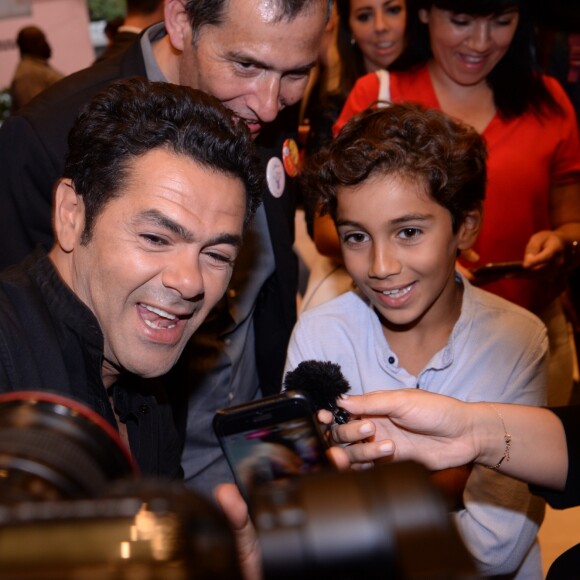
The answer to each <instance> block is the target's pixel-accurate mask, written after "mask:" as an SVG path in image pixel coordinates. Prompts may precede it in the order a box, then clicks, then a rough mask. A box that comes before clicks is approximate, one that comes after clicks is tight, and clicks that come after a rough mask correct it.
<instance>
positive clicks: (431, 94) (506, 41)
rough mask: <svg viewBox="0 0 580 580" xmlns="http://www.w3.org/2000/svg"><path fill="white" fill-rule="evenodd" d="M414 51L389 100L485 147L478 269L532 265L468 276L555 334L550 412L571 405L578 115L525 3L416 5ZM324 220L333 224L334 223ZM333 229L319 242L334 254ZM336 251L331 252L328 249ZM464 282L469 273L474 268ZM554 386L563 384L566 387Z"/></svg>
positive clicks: (372, 81)
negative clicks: (568, 288)
mask: <svg viewBox="0 0 580 580" xmlns="http://www.w3.org/2000/svg"><path fill="white" fill-rule="evenodd" d="M407 6H408V11H407V34H408V39H407V49H406V50H405V52H404V54H403V55H402V57H401V59H400V60H399V62H398V63H396V65H397V67H396V68H397V69H402V70H401V72H392V71H393V68H391V72H390V99H391V100H392V101H404V100H409V101H414V102H418V103H420V104H422V105H424V106H427V107H433V108H436V109H440V110H442V111H444V112H445V113H448V114H449V115H451V116H453V117H455V118H459V119H460V120H462V121H463V122H465V123H467V124H469V125H472V126H473V127H475V128H476V129H477V130H478V131H479V132H480V133H481V134H482V135H483V137H484V138H485V141H486V144H487V147H488V152H489V159H488V186H487V191H486V201H485V205H484V216H485V217H484V223H483V228H482V231H481V235H480V237H479V239H478V241H477V243H476V246H475V247H474V250H475V252H476V254H477V255H478V258H477V256H475V255H472V256H469V258H470V259H471V260H474V261H473V262H467V261H465V260H464V261H463V264H464V266H468V267H469V268H474V267H477V266H481V265H483V264H487V263H489V262H506V261H523V266H524V270H523V272H520V273H518V274H517V275H516V276H517V277H503V278H499V279H496V280H493V281H492V280H491V279H490V278H485V279H483V278H475V277H474V276H473V275H472V274H471V273H469V272H468V274H467V275H468V277H470V279H472V280H473V281H474V282H475V283H476V284H479V285H482V286H483V287H484V288H485V289H486V290H489V291H491V292H494V293H496V294H499V295H500V296H503V297H505V298H507V299H508V300H511V301H513V302H516V303H517V304H520V305H521V306H524V307H525V308H528V309H530V310H532V311H533V312H535V313H536V314H538V315H539V316H540V317H541V318H542V319H543V320H544V322H545V323H546V325H547V326H548V330H549V332H550V348H551V350H552V359H551V360H552V367H553V370H554V372H555V373H557V374H558V375H559V376H558V378H556V375H554V376H551V377H550V384H551V385H554V389H552V388H550V392H549V400H550V403H551V404H565V403H566V402H567V401H568V398H569V394H570V390H571V387H572V354H571V351H570V344H569V340H568V332H567V328H566V321H565V318H564V315H563V312H562V307H561V303H560V300H559V297H560V295H561V293H562V291H563V289H564V287H565V281H566V272H567V270H568V269H569V268H572V267H575V266H576V265H577V264H578V258H580V248H578V251H577V241H580V145H579V139H578V129H577V124H576V117H575V113H574V110H573V107H572V105H571V104H570V102H569V100H568V98H567V97H566V95H565V93H564V91H563V89H562V88H561V86H560V85H559V84H558V82H557V81H556V80H554V79H552V78H549V77H546V76H544V75H541V74H539V73H537V72H536V71H535V69H534V65H533V56H532V26H531V23H530V21H529V19H528V18H527V15H526V6H525V4H524V0H409V1H408V4H407ZM378 94H379V77H378V76H377V75H376V74H373V73H371V74H369V75H366V76H364V77H362V78H361V79H359V81H358V82H357V83H356V85H355V87H354V88H353V91H352V92H351V94H350V95H349V97H348V99H347V102H346V104H345V107H344V109H343V111H342V113H341V115H340V117H339V119H338V121H337V123H336V125H335V130H336V131H338V130H339V129H340V128H341V127H342V126H343V125H344V123H345V122H346V121H347V120H348V119H349V118H350V117H352V116H353V115H354V114H356V113H358V112H360V111H362V110H363V109H366V108H367V107H369V106H372V105H375V104H376V101H377V96H378ZM323 219H324V218H323ZM325 231H326V230H325V228H324V224H323V223H321V222H320V220H318V221H317V224H316V226H315V239H317V238H318V243H319V244H320V246H321V247H322V246H324V245H326V247H327V248H328V246H329V241H328V238H327V237H325V236H324V232H325ZM327 251H328V250H327ZM464 271H467V270H466V269H465V268H464ZM555 385H558V387H557V388H556V387H555Z"/></svg>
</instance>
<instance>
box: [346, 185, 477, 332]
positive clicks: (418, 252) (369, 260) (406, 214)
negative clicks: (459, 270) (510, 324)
mask: <svg viewBox="0 0 580 580" xmlns="http://www.w3.org/2000/svg"><path fill="white" fill-rule="evenodd" d="M337 202H338V204H337V214H336V217H337V220H336V223H337V227H338V233H339V237H340V242H341V246H342V253H343V257H344V263H345V266H346V269H347V270H348V272H349V273H350V275H351V276H352V277H353V279H354V281H355V282H356V284H357V286H358V287H359V288H360V290H361V291H362V292H363V293H364V294H365V295H366V296H367V297H368V299H369V300H370V302H371V304H372V305H373V306H374V308H375V310H376V311H377V313H378V314H379V316H380V317H381V320H382V322H383V326H384V327H385V328H394V329H400V328H401V327H405V328H413V327H416V326H417V325H422V326H423V327H429V326H430V325H432V324H434V325H443V324H445V325H447V324H453V323H454V322H455V319H456V317H457V312H458V311H457V300H458V294H457V293H458V291H459V288H458V286H457V284H456V283H455V277H454V271H455V259H456V256H457V250H462V249H466V248H468V247H469V246H470V245H471V244H472V243H473V241H474V240H475V237H476V235H477V232H478V229H479V219H480V214H479V212H473V214H470V215H469V216H468V217H467V219H466V220H465V222H464V223H463V224H462V225H461V226H460V228H459V231H458V232H457V233H456V234H454V233H453V230H452V226H451V214H450V212H449V211H448V210H447V209H445V208H444V207H443V206H441V205H439V204H438V203H437V202H436V201H434V200H433V199H431V198H430V197H429V195H428V194H427V193H426V191H425V187H424V186H423V185H422V184H420V183H417V182H412V181H410V180H409V179H407V178H405V177H400V176H397V175H373V176H371V177H370V178H369V179H367V180H366V181H365V182H363V183H362V184H360V185H358V186H356V187H343V188H339V189H338V192H337Z"/></svg>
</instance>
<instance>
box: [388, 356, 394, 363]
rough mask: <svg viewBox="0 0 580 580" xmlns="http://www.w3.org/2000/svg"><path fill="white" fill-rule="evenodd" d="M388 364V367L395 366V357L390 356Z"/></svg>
mask: <svg viewBox="0 0 580 580" xmlns="http://www.w3.org/2000/svg"><path fill="white" fill-rule="evenodd" d="M389 364H390V365H394V364H395V357H394V356H390V357H389Z"/></svg>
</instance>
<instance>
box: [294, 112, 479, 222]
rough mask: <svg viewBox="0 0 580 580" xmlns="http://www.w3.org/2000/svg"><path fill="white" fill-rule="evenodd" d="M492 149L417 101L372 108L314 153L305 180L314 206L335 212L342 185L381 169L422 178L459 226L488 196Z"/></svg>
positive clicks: (468, 130) (421, 182) (422, 183)
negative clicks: (489, 165) (489, 159)
mask: <svg viewBox="0 0 580 580" xmlns="http://www.w3.org/2000/svg"><path fill="white" fill-rule="evenodd" d="M486 159H487V152H486V148H485V144H484V142H483V139H482V138H481V136H480V135H479V134H478V133H477V132H476V131H475V130H474V129H472V128H470V127H468V126H467V125H464V124H462V123H460V122H457V121H455V120H453V119H451V118H450V117H448V116H446V115H445V114H444V113H441V112H439V111H435V110H433V109H425V108H423V107H421V106H419V105H416V104H412V103H405V104H394V105H392V106H389V107H386V108H380V109H376V108H375V109H368V110H366V111H364V112H363V113H361V114H360V115H357V116H356V117H353V118H352V119H351V120H350V121H349V122H348V123H347V124H346V125H345V126H344V127H343V129H342V131H341V132H340V133H339V135H338V136H337V138H336V139H335V140H334V141H333V142H332V143H331V144H330V145H329V146H328V147H327V148H326V149H323V150H322V151H320V152H319V153H318V154H316V155H314V156H313V157H312V158H310V159H309V160H308V161H307V163H306V165H305V167H304V170H303V172H302V176H301V182H302V187H303V188H304V192H305V195H307V196H308V198H309V201H310V203H311V206H312V207H317V208H318V209H319V210H320V213H321V214H325V213H330V215H331V216H332V217H333V218H336V206H337V199H336V196H337V190H338V189H339V188H340V187H355V186H357V185H359V184H360V183H362V182H364V181H365V180H366V179H368V178H369V177H371V176H375V175H377V174H383V175H397V176H400V177H404V178H406V179H409V180H411V181H413V182H415V183H417V184H419V185H420V186H421V187H422V188H423V189H425V190H426V191H427V193H428V194H429V195H430V196H431V197H432V198H433V199H434V200H435V201H436V202H437V203H439V204H440V205H442V206H443V207H445V208H446V209H447V210H449V212H450V213H451V219H452V225H453V231H454V232H457V229H458V228H459V226H460V225H461V224H462V223H463V221H464V219H465V216H466V214H467V213H468V212H469V211H472V210H473V209H476V208H479V207H481V205H482V203H483V200H484V198H485V186H486Z"/></svg>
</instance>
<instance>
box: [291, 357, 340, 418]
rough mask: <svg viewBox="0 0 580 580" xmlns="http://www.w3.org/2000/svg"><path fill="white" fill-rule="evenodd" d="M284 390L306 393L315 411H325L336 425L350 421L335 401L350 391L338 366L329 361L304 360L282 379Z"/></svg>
mask: <svg viewBox="0 0 580 580" xmlns="http://www.w3.org/2000/svg"><path fill="white" fill-rule="evenodd" d="M284 389H285V390H297V391H303V392H305V393H307V394H308V395H309V397H310V399H311V400H312V403H313V404H314V407H315V408H316V410H318V409H327V410H328V411H330V412H331V413H332V414H333V415H334V419H335V421H336V422H337V423H339V424H341V425H344V424H345V423H347V422H348V420H349V419H350V413H349V412H348V411H347V410H346V409H342V408H341V407H339V406H337V404H336V400H337V399H338V397H340V396H341V395H344V394H345V393H346V392H347V391H349V390H350V384H349V382H348V381H347V380H346V378H345V377H344V375H343V374H342V371H341V370H340V365H337V364H336V363H332V362H330V361H319V360H305V361H302V362H301V363H300V364H299V365H298V366H297V367H296V368H295V369H294V370H293V371H288V372H287V373H286V376H285V377H284Z"/></svg>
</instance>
